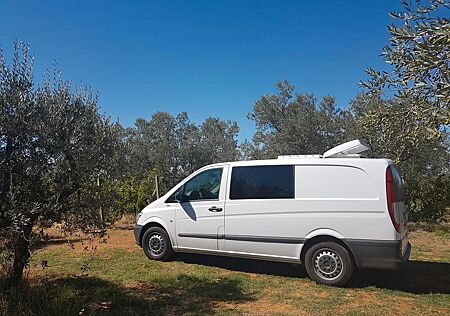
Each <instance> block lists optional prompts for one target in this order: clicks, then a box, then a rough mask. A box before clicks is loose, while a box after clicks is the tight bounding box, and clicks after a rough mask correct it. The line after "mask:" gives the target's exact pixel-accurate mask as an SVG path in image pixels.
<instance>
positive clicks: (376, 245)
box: [347, 240, 411, 269]
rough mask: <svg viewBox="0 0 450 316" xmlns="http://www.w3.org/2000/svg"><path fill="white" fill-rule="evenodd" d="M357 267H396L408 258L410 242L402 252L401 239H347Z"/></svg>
mask: <svg viewBox="0 0 450 316" xmlns="http://www.w3.org/2000/svg"><path fill="white" fill-rule="evenodd" d="M347 244H348V246H349V247H350V249H351V250H352V252H353V255H354V257H355V261H356V264H357V266H358V267H359V268H378V269H397V268H398V267H399V266H400V265H401V264H402V263H404V262H406V261H408V260H409V256H410V255H411V244H410V243H409V242H408V245H407V246H406V250H405V252H404V253H403V254H402V244H401V241H385V240H377V241H375V240H347Z"/></svg>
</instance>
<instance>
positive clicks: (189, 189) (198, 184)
mask: <svg viewBox="0 0 450 316" xmlns="http://www.w3.org/2000/svg"><path fill="white" fill-rule="evenodd" d="M221 179H222V168H217V169H210V170H206V171H203V172H201V173H199V174H198V175H196V176H195V177H193V178H192V179H191V180H189V181H188V182H186V184H185V185H184V191H183V194H184V197H185V198H186V199H187V200H188V201H199V200H218V199H219V192H220V180H221Z"/></svg>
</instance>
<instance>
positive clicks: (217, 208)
mask: <svg viewBox="0 0 450 316" xmlns="http://www.w3.org/2000/svg"><path fill="white" fill-rule="evenodd" d="M208 210H209V211H210V212H222V208H221V207H215V206H213V207H210V208H209V209H208Z"/></svg>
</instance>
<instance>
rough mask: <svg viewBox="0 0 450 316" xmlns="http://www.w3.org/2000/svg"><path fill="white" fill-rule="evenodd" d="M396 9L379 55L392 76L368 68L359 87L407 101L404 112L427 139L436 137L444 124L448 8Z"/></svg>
mask: <svg viewBox="0 0 450 316" xmlns="http://www.w3.org/2000/svg"><path fill="white" fill-rule="evenodd" d="M402 4H403V11H402V12H392V13H391V16H392V17H393V18H394V19H395V20H396V21H398V22H399V23H397V24H393V25H391V26H388V31H389V33H390V36H391V38H390V42H389V45H386V46H385V47H384V49H383V52H382V57H383V58H384V59H385V61H386V62H387V63H388V64H390V65H392V71H390V72H386V71H384V72H380V71H375V70H373V69H371V68H369V69H368V70H367V71H366V72H367V74H368V75H369V77H370V78H369V80H368V81H367V82H363V83H362V85H363V86H364V87H366V88H367V89H369V91H370V92H371V93H372V94H375V95H380V94H381V93H386V94H387V97H391V96H395V97H398V98H400V99H403V100H408V102H409V103H410V106H409V110H408V112H410V113H412V112H416V113H420V115H421V120H422V121H423V123H424V124H423V127H422V128H424V129H426V130H427V131H428V132H430V133H431V135H430V137H441V136H442V134H441V133H440V131H441V130H442V127H443V126H448V125H449V124H450V49H449V46H450V19H449V18H448V13H449V11H448V10H449V9H450V2H449V1H448V0H429V1H420V0H417V1H414V2H411V1H408V0H402ZM403 134H406V132H405V133H402V134H401V135H403Z"/></svg>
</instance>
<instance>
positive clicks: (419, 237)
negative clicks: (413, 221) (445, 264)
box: [409, 230, 450, 261]
mask: <svg viewBox="0 0 450 316" xmlns="http://www.w3.org/2000/svg"><path fill="white" fill-rule="evenodd" d="M409 238H410V242H411V245H412V247H413V254H414V259H426V260H428V261H429V260H430V259H432V260H436V261H442V260H444V261H446V258H447V257H448V256H449V254H450V240H449V239H446V238H442V237H440V236H436V235H435V234H433V233H430V232H426V231H423V230H416V231H413V232H411V233H410V235H409ZM414 247H416V248H417V250H418V251H416V252H414Z"/></svg>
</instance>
